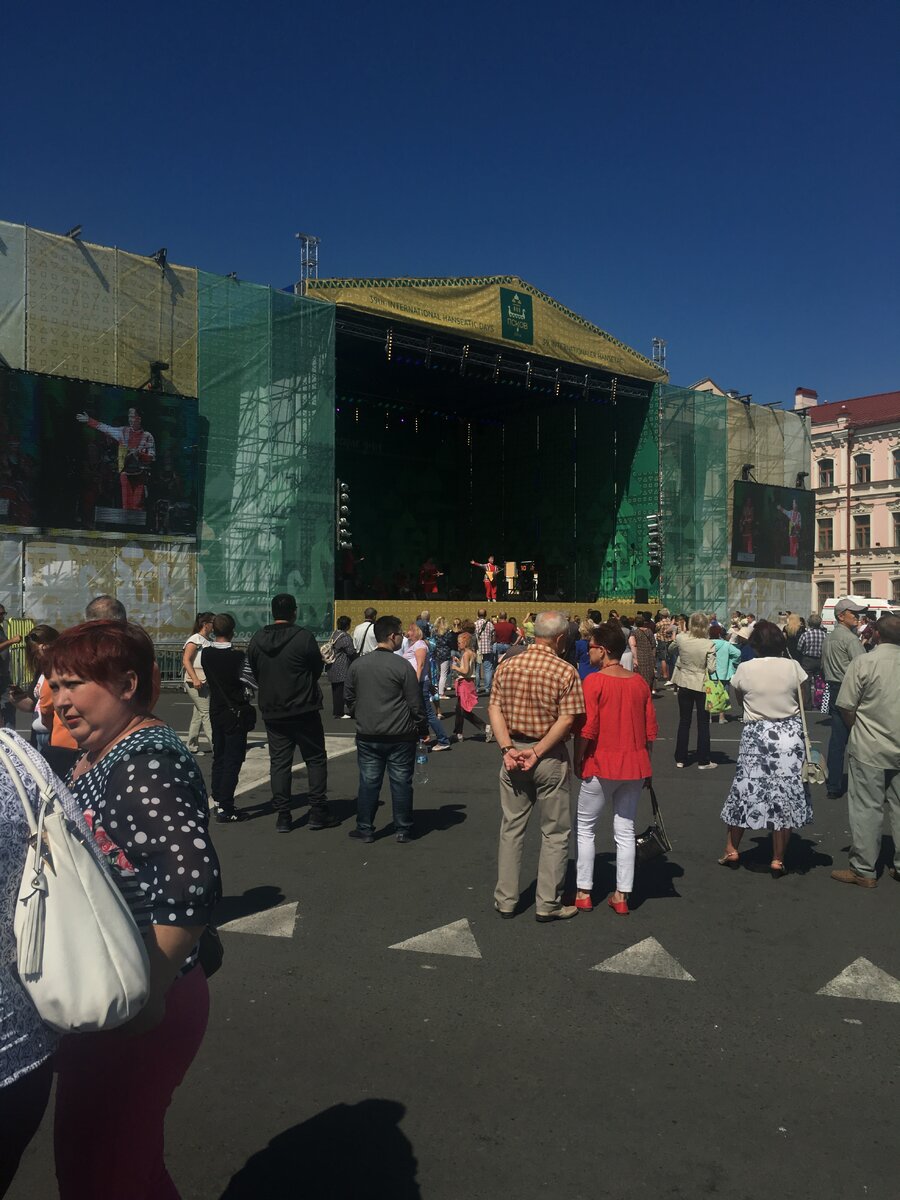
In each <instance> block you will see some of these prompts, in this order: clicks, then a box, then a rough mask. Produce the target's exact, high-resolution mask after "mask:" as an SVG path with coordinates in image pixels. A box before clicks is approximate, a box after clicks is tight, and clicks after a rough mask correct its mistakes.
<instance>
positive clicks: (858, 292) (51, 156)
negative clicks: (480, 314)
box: [0, 0, 900, 404]
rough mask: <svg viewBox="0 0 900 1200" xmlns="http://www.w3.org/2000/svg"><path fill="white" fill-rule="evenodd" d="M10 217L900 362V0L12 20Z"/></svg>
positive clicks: (207, 6) (839, 376)
mask: <svg viewBox="0 0 900 1200" xmlns="http://www.w3.org/2000/svg"><path fill="white" fill-rule="evenodd" d="M4 33H5V35H6V36H5V39H4V40H5V42H6V46H7V52H6V54H5V55H4V69H3V71H4V94H5V97H6V115H7V120H6V121H5V122H4V146H3V154H2V161H0V216H2V217H4V218H6V219H8V220H13V221H27V222H28V223H30V224H32V225H36V226H38V227H40V228H45V229H51V230H58V231H60V232H62V231H64V230H65V229H67V228H68V227H69V226H71V225H73V224H74V223H75V222H78V221H80V222H82V223H83V225H84V236H85V238H86V239H88V240H92V241H97V242H101V243H106V244H116V245H120V246H122V247H124V248H126V249H129V250H134V251H138V252H140V251H141V250H146V252H147V253H151V252H152V251H154V250H155V249H156V248H157V247H159V246H160V245H165V246H167V247H168V249H169V256H170V258H171V259H172V261H174V262H180V263H186V264H191V265H196V266H199V267H202V268H204V269H207V270H212V271H219V272H222V273H227V272H228V271H237V272H238V274H239V275H240V276H242V277H243V278H246V279H252V280H256V281H258V282H262V283H273V284H275V285H277V286H282V285H284V284H286V283H288V282H290V281H291V280H292V279H293V278H294V277H295V275H296V273H297V243H296V241H295V240H294V237H293V234H294V233H295V232H296V231H297V230H298V229H304V230H308V231H310V232H313V233H316V234H318V235H319V236H320V237H321V239H322V245H321V250H320V274H322V275H350V276H353V275H488V274H495V273H496V274H499V273H502V274H516V275H520V276H522V277H523V278H524V279H526V280H528V281H529V282H531V283H533V284H535V285H536V286H537V287H539V288H542V289H543V290H544V291H546V292H549V293H550V294H551V295H553V296H555V297H556V298H557V299H558V300H560V301H561V302H562V303H564V304H567V305H568V306H569V307H571V308H574V309H575V310H576V311H578V312H580V313H582V314H583V315H584V316H586V317H587V318H588V319H590V320H592V321H595V322H596V323H597V324H598V325H600V326H601V327H602V328H604V329H606V330H608V331H609V332H610V333H612V334H614V335H615V336H616V337H618V338H620V339H621V340H623V341H625V342H627V343H628V344H630V345H632V346H634V347H635V348H637V349H638V350H640V351H642V352H643V353H645V354H649V352H650V345H651V339H652V338H653V336H655V335H658V336H660V337H664V338H666V339H667V341H668V343H669V368H670V372H671V375H672V379H673V381H674V382H677V383H683V384H689V383H692V382H694V381H696V380H697V379H699V378H701V377H702V376H705V375H711V376H712V377H713V378H714V379H715V380H716V381H717V382H718V383H720V384H721V386H723V387H725V388H730V387H736V388H738V389H740V390H741V391H742V392H752V393H753V396H754V399H757V400H760V401H762V402H769V401H780V402H784V403H788V404H790V403H791V401H792V397H793V391H794V388H795V386H797V385H801V386H805V387H813V388H816V389H817V390H818V392H819V395H820V398H821V399H822V400H829V399H840V398H845V397H848V396H856V395H862V394H866V393H870V392H879V391H888V390H893V389H895V388H898V387H900V368H898V366H897V342H898V328H900V301H898V264H900V221H898V209H900V204H898V199H900V136H898V130H900V75H898V70H897V62H898V56H900V50H898V47H900V5H898V4H897V3H896V2H895V0H884V2H881V3H872V2H867V0H862V2H858V3H856V4H853V5H848V4H837V3H833V2H832V0H819V2H817V3H808V2H805V0H802V2H798V3H793V2H791V0H782V2H781V3H773V2H770V0H755V2H754V3H748V4H744V5H742V6H736V5H729V4H725V3H723V2H698V3H687V2H685V3H679V2H678V0H671V2H669V3H662V2H656V0H648V2H646V3H641V2H640V0H630V2H629V0H620V2H619V3H616V4H613V3H606V2H603V0H600V2H597V3H593V4H587V3H568V4H566V3H563V4H556V5H553V4H548V3H542V4H537V3H533V2H532V0H519V2H518V3H516V2H515V0H508V2H504V3H492V2H490V0H488V2H486V3H483V4H472V3H468V2H466V3H457V4H454V5H447V6H444V7H441V8H437V7H433V6H428V5H422V4H421V3H419V4H412V3H406V2H405V0H404V2H401V3H394V4H392V5H390V6H380V5H374V4H362V3H356V2H348V3H344V4H341V5H335V4H328V3H320V4H316V5H308V4H303V3H300V4H293V5H291V4H288V3H284V2H282V3H272V2H271V0H257V2H256V3H254V4H252V5H247V4H241V5H238V4H237V3H235V2H234V0H219V2H218V3H216V4H212V3H209V2H208V0H195V2H193V3H191V2H190V0H182V2H181V3H179V4H173V3H170V2H169V0H163V2H160V3H157V4H155V5H153V6H150V5H147V4H143V5H120V6H118V8H116V7H110V6H109V5H107V4H103V5H100V4H99V3H97V2H96V0H87V2H86V3H84V4H82V5H80V6H78V7H76V8H73V7H72V6H71V5H69V4H66V5H62V4H60V3H58V0H48V2H47V3H44V4H41V5H24V4H19V5H15V6H14V7H13V8H12V9H11V10H10V12H8V13H7V14H6V16H5V19H4Z"/></svg>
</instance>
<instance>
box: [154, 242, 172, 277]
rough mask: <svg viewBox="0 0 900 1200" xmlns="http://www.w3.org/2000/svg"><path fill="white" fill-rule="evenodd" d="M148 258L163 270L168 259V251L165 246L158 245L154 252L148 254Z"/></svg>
mask: <svg viewBox="0 0 900 1200" xmlns="http://www.w3.org/2000/svg"><path fill="white" fill-rule="evenodd" d="M150 258H152V259H153V261H154V262H155V263H156V265H157V266H158V267H159V269H160V270H161V271H165V269H166V263H167V262H168V259H169V252H168V250H167V249H166V248H165V246H160V248H159V249H158V250H157V251H156V253H155V254H151V255H150Z"/></svg>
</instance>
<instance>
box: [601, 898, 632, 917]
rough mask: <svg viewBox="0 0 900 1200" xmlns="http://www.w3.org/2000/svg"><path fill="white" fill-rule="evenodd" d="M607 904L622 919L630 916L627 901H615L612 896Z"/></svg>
mask: <svg viewBox="0 0 900 1200" xmlns="http://www.w3.org/2000/svg"><path fill="white" fill-rule="evenodd" d="M606 903H607V904H608V905H609V907H610V908H611V909H612V910H613V912H615V913H618V914H619V916H620V917H627V916H628V901H627V900H613V898H612V896H610V897H609V899H608V900H607V901H606Z"/></svg>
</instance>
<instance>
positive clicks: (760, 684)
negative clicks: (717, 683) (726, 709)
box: [731, 658, 808, 721]
mask: <svg viewBox="0 0 900 1200" xmlns="http://www.w3.org/2000/svg"><path fill="white" fill-rule="evenodd" d="M807 678H808V676H807V674H806V672H805V671H804V670H803V668H802V667H801V666H800V664H799V663H798V662H795V661H794V659H792V658H751V659H750V660H749V661H748V662H744V663H741V665H740V666H739V667H738V669H737V670H736V671H735V673H734V675H732V677H731V686H732V687H733V688H734V690H735V691H736V692H737V695H738V700H742V701H743V703H744V720H746V721H783V720H784V719H785V717H797V716H799V715H800V702H799V700H798V698H797V689H798V687H799V685H800V684H801V683H804V682H805V680H806V679H807Z"/></svg>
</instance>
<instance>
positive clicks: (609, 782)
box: [577, 776, 644, 893]
mask: <svg viewBox="0 0 900 1200" xmlns="http://www.w3.org/2000/svg"><path fill="white" fill-rule="evenodd" d="M643 786H644V781H643V779H597V778H595V777H593V776H592V777H591V778H589V779H584V780H582V783H581V790H580V791H579V793H578V824H577V832H578V871H577V878H578V887H579V889H580V890H581V891H582V892H589V891H590V890H591V888H592V887H593V885H594V858H595V857H596V853H597V851H596V845H595V842H594V836H595V833H596V829H597V820H598V818H599V816H600V814H601V813H602V812H603V809H604V807H605V805H606V802H607V800H612V802H613V811H614V813H615V816H614V817H613V833H614V835H615V839H616V888H617V890H618V891H620V892H629V893H630V892H631V890H632V888H633V886H634V818H635V816H636V815H637V806H638V800H640V798H641V789H642V788H643Z"/></svg>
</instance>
